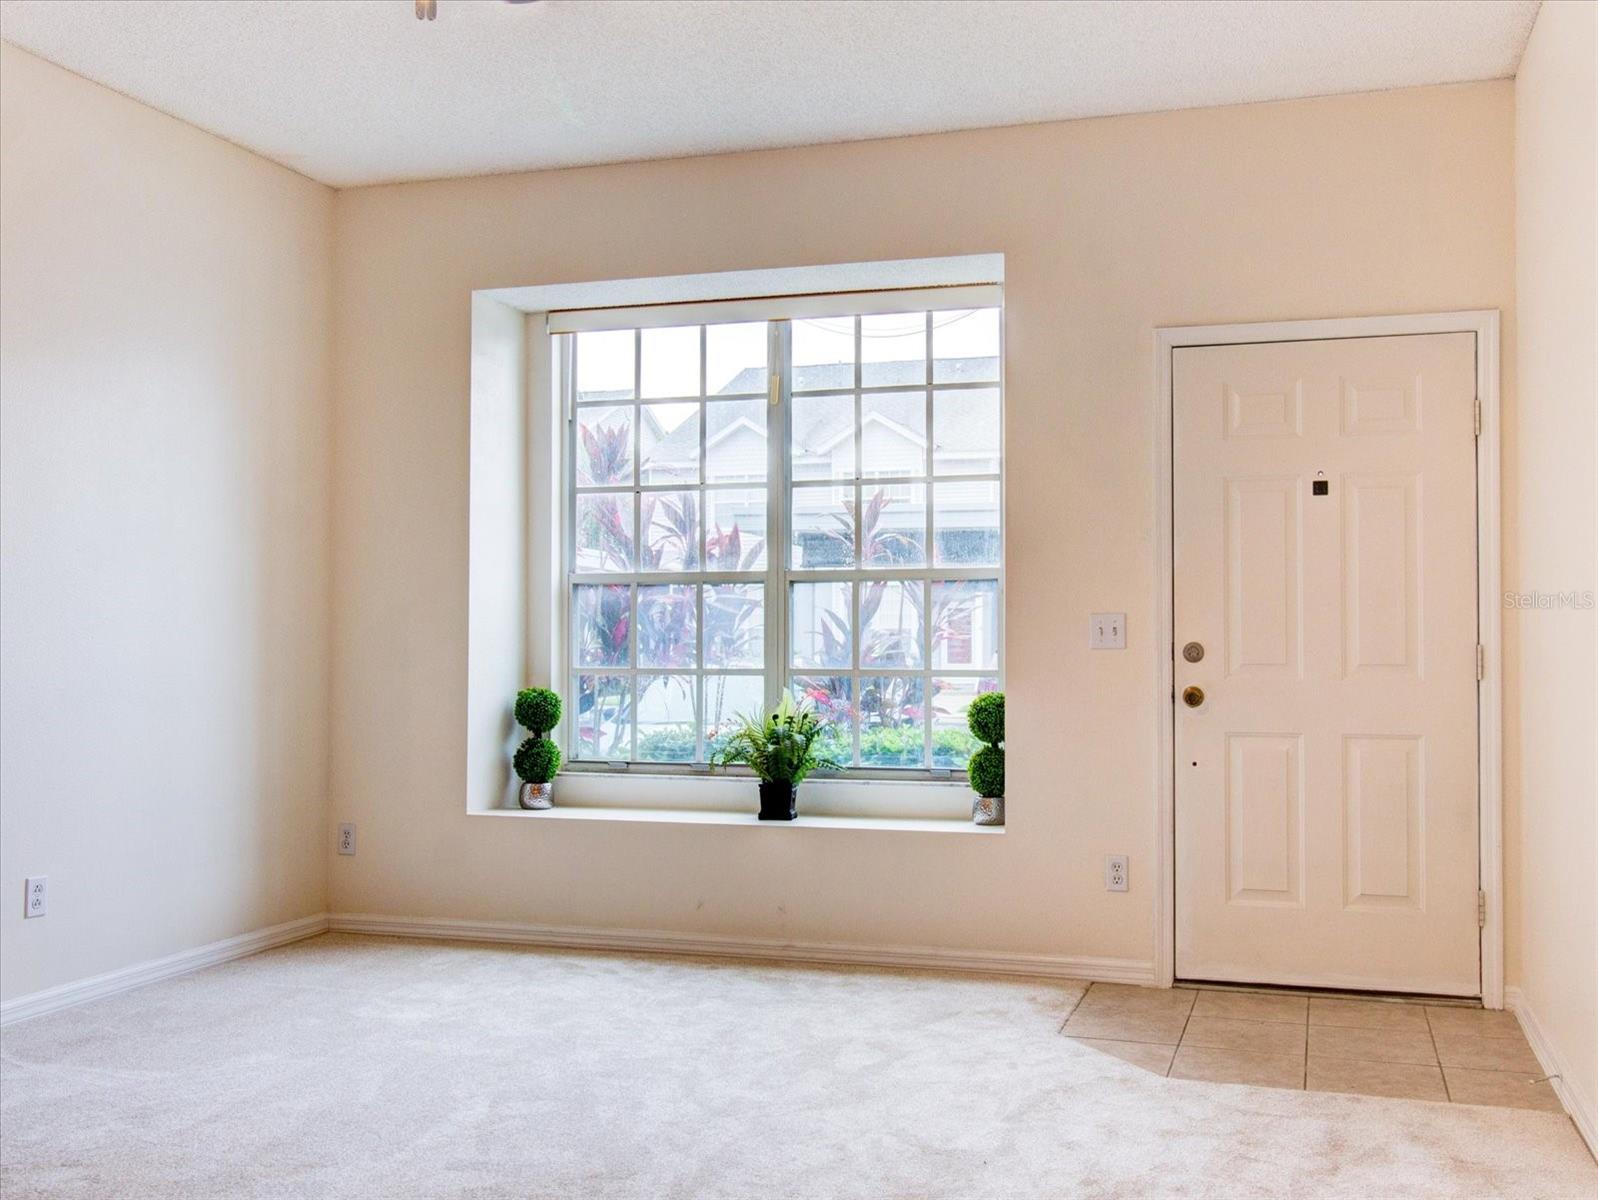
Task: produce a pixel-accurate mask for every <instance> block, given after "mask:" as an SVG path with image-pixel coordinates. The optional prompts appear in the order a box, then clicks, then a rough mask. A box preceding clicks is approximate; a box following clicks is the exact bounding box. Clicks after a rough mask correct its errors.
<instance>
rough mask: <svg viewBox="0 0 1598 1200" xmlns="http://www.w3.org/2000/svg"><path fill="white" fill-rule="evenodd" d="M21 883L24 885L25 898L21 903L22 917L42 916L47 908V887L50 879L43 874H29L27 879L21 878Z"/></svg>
mask: <svg viewBox="0 0 1598 1200" xmlns="http://www.w3.org/2000/svg"><path fill="white" fill-rule="evenodd" d="M23 883H24V885H25V887H24V889H23V890H24V893H25V895H26V897H27V898H26V899H25V900H24V902H23V905H22V915H23V916H24V917H42V916H44V914H45V912H46V910H47V908H48V905H47V904H46V901H47V900H48V899H49V896H48V894H47V887H48V884H49V883H50V880H49V879H48V878H46V877H45V876H43V875H29V876H28V877H27V879H25V880H23Z"/></svg>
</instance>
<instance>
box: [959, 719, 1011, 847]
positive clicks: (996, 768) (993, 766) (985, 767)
mask: <svg viewBox="0 0 1598 1200" xmlns="http://www.w3.org/2000/svg"><path fill="white" fill-rule="evenodd" d="M966 724H967V725H969V726H970V727H971V734H972V736H973V737H975V738H976V739H977V740H978V741H979V742H982V743H983V745H982V747H981V748H980V749H979V750H978V751H977V752H976V753H975V754H973V755H972V756H971V761H970V762H969V763H968V764H967V765H966V775H967V776H968V777H969V778H970V780H971V789H972V791H974V792H976V798H975V799H973V800H972V801H971V820H972V822H973V823H974V824H977V825H1003V824H1004V693H1003V692H984V693H983V694H982V695H980V696H978V697H977V698H976V699H975V700H973V701H971V707H970V708H968V709H967V710H966Z"/></svg>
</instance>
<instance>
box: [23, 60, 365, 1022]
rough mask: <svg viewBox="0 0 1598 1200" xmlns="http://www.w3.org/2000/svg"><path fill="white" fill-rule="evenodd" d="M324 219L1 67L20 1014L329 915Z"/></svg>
mask: <svg viewBox="0 0 1598 1200" xmlns="http://www.w3.org/2000/svg"><path fill="white" fill-rule="evenodd" d="M332 207H333V204H332V193H331V192H330V191H329V190H328V189H326V188H324V187H321V186H320V185H317V184H313V183H310V182H308V181H307V180H305V179H303V178H301V177H300V176H298V175H295V174H293V173H292V172H290V171H286V170H284V169H283V168H281V167H277V166H273V165H271V164H269V163H267V162H265V161H264V160H262V159H260V158H257V157H255V156H254V155H251V154H248V153H246V152H244V151H242V150H239V149H237V148H236V147H233V146H230V145H228V144H227V143H225V142H222V141H220V140H219V139H217V138H214V137H211V136H209V135H207V134H204V133H201V132H199V131H198V130H196V129H194V128H192V127H191V126H188V125H185V124H182V123H181V122H178V121H175V120H172V119H171V118H169V117H165V116H162V115H160V114H158V113H156V112H155V111H153V110H152V109H149V108H147V107H145V106H143V105H141V104H136V103H134V102H133V101H130V100H127V99H124V98H122V97H121V96H118V95H116V94H115V93H113V92H110V91H108V90H106V89H104V88H101V87H98V86H96V85H94V84H91V83H88V82H86V81H85V80H83V79H80V78H78V77H77V76H74V75H71V74H69V73H67V72H65V71H63V70H61V69H59V68H57V67H54V66H50V65H48V64H46V63H45V62H43V61H42V60H40V59H38V58H35V57H33V56H31V55H29V54H26V53H24V52H22V51H20V50H17V49H15V48H14V47H11V46H9V45H4V46H0V311H3V313H4V325H3V332H0V340H3V343H4V358H3V376H0V543H3V547H4V549H3V557H4V564H5V567H4V572H3V575H0V607H3V611H4V621H3V625H0V705H3V710H4V717H3V720H0V901H3V902H0V936H3V939H4V953H3V954H0V972H3V974H0V993H3V994H4V995H5V996H6V997H13V996H17V995H19V994H25V993H29V992H33V991H36V990H39V989H41V988H46V987H49V986H52V985H55V984H59V983H62V982H66V981H70V980H76V979H81V978H83V977H85V976H89V975H94V974H97V973H99V972H103V971H108V970H112V969H115V968H117V967H121V966H125V965H128V964H131V963H138V962H143V961H146V960H149V959H152V958H156V957H160V956H163V955H166V954H171V953H173V952H176V951H180V950H184V949H189V948H192V947H194V946H197V945H202V944H204V943H206V942H210V941H214V940H216V939H219V938H224V937H228V936H231V935H234V934H238V933H243V932H246V931H249V930H254V929H259V928H261V927H263V926H266V925H271V924H274V923H277V922H280V921H285V920H289V919H291V918H295V917H300V916H304V915H307V914H311V913H316V912H319V911H321V909H322V908H323V904H324V895H325V886H326V874H327V861H326V857H325V855H324V853H323V850H324V846H325V842H324V835H325V833H326V829H327V788H326V774H327V734H326V729H327V721H328V712H327V702H326V697H327V674H328V626H329V616H328V612H329V608H330V597H329V575H330V571H329V561H328V534H327V526H328V504H329V490H328V472H329V469H330V465H331V463H330V451H329V444H328V443H329V434H330V432H331V420H330V397H329V385H330V382H331V374H330V367H331V363H330V357H329V356H330V345H331V342H330V319H331V312H330V301H331V279H332V275H331V262H332V233H333V226H332ZM25 875H46V876H48V877H49V880H50V885H49V886H50V900H49V904H50V908H49V915H48V916H47V917H45V918H44V919H42V920H30V921H26V922H25V921H23V920H22V895H23V882H22V881H23V877H24V876H25Z"/></svg>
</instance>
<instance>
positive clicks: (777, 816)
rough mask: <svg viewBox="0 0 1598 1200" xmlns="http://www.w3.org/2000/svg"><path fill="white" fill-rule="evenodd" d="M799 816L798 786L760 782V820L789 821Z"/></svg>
mask: <svg viewBox="0 0 1598 1200" xmlns="http://www.w3.org/2000/svg"><path fill="white" fill-rule="evenodd" d="M798 815H799V785H798V784H797V783H771V782H767V781H766V780H761V781H760V819H761V820H762V821H791V820H793V819H794V818H795V817H797V816H798Z"/></svg>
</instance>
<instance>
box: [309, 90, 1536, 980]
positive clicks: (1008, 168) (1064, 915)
mask: <svg viewBox="0 0 1598 1200" xmlns="http://www.w3.org/2000/svg"><path fill="white" fill-rule="evenodd" d="M1513 119H1514V113H1513V91H1512V86H1511V85H1510V84H1508V83H1485V84H1475V85H1467V86H1460V87H1451V88H1436V89H1422V90H1412V91H1399V92H1388V93H1382V94H1375V95H1363V96H1351V97H1342V98H1335V99H1326V100H1314V101H1304V102H1295V103H1284V104H1261V105H1252V106H1247V107H1236V108H1228V109H1212V110H1206V111H1196V112H1181V113H1166V114H1158V115H1150V116H1136V117H1124V118H1115V119H1108V120H1093V121H1081V122H1074V123H1069V124H1056V125H1043V126H1032V127H1025V128H1013V129H1001V130H990V131H983V132H974V133H960V134H949V135H939V136H933V137H924V138H907V139H897V140H891V141H881V142H871V143H860V144H854V145H842V146H828V147H816V148H809V149H799V150H785V151H774V152H767V153H757V154H743V155H729V156H726V157H719V158H709V159H695V160H680V161H670V162H655V163H642V164H631V165H623V166H613V167H602V168H593V169H583V170H572V171H563V172H548V173H540V174H525V175H511V176H499V177H491V178H481V179H473V180H459V181H444V182H436V183H425V184H410V185H397V186H388V187H374V188H368V189H361V190H354V191H347V192H342V193H340V194H339V196H338V198H337V202H336V211H337V222H338V242H337V244H338V255H339V262H338V271H337V277H338V295H337V313H338V322H339V337H338V345H337V350H336V358H337V415H336V425H337V432H336V437H335V446H336V470H335V473H334V476H335V483H334V543H335V551H336V553H335V563H336V568H335V585H334V590H335V604H334V610H335V621H334V624H335V636H334V663H335V668H334V686H333V787H332V792H333V796H332V807H333V819H335V820H339V821H356V822H358V823H359V825H360V831H361V832H360V837H361V843H360V846H361V850H360V854H359V856H357V857H355V858H339V859H334V860H332V868H331V869H332V874H331V879H330V907H331V908H332V909H333V910H335V911H344V912H356V911H364V912H377V913H387V914H397V915H429V916H448V917H460V918H474V919H500V920H510V921H539V922H550V923H557V924H572V925H589V926H602V927H620V928H635V929H636V928H648V929H669V930H677V931H685V932H690V933H720V934H732V935H742V936H760V937H786V938H794V939H806V940H811V939H813V940H822V941H840V942H851V943H858V944H866V945H926V946H943V947H957V948H980V949H992V950H1002V951H1018V952H1033V953H1040V954H1057V955H1091V956H1106V957H1113V958H1120V959H1125V960H1128V961H1129V962H1132V963H1148V962H1149V961H1150V960H1151V959H1152V956H1153V946H1154V931H1153V908H1152V904H1151V890H1150V884H1151V874H1150V873H1151V869H1152V858H1151V856H1152V850H1153V843H1154V837H1155V834H1154V831H1155V788H1154V762H1155V736H1156V706H1157V704H1158V702H1159V698H1158V696H1157V695H1156V694H1155V693H1156V686H1155V682H1156V680H1157V673H1156V654H1157V652H1158V650H1159V647H1158V646H1157V644H1156V638H1155V637H1154V636H1153V632H1154V631H1153V630H1152V628H1151V621H1152V617H1153V595H1152V590H1153V579H1154V562H1153V535H1154V476H1153V469H1154V446H1155V436H1154V415H1153V414H1154V397H1153V362H1152V357H1153V330H1154V328H1155V327H1156V326H1157V325H1164V324H1192V323H1201V322H1220V321H1244V320H1268V319H1286V318H1309V317H1327V316H1345V315H1359V314H1371V313H1395V312H1414V311H1427V310H1444V309H1462V308H1500V309H1503V310H1505V313H1506V317H1507V316H1508V315H1509V310H1510V308H1511V304H1512V300H1513V288H1514V266H1513V248H1512V224H1513V203H1514V195H1513V191H1514V189H1513V178H1512V158H1513V155H1512V126H1513ZM988 252H1001V253H1003V254H1004V255H1005V276H1006V301H1007V326H1006V335H1007V343H1006V344H1007V356H1008V357H1007V379H1008V387H1009V391H1008V398H1007V406H1008V428H1007V436H1008V454H1009V458H1008V472H1009V474H1008V487H1009V491H1008V504H1009V508H1008V520H1009V525H1008V530H1009V555H1010V557H1009V562H1008V580H1009V595H1008V607H1007V614H1006V615H1007V619H1008V622H1009V625H1008V639H1009V640H1008V660H1009V677H1008V681H1007V690H1008V691H1009V693H1010V708H1009V711H1010V730H1009V732H1010V787H1009V789H1008V790H1009V803H1010V824H1009V828H1008V830H1007V832H1006V833H1005V834H1004V836H1002V837H958V836H949V835H938V834H918V835H910V834H883V833H866V832H850V831H840V830H829V829H808V830H806V829H784V830H775V831H774V830H771V829H760V828H752V827H719V826H718V827H707V826H652V825H641V824H619V823H598V822H575V821H570V822H558V823H549V822H543V823H535V822H531V821H516V820H505V819H492V818H486V817H478V816H468V815H467V813H466V795H465V786H466V772H467V767H466V759H465V749H464V741H465V739H464V730H465V726H466V696H467V688H466V661H467V646H466V638H467V617H468V596H467V589H466V578H467V556H468V537H467V528H468V521H467V509H468V444H469V408H468V380H469V378H470V369H471V362H470V318H471V303H470V299H471V298H470V293H471V292H472V290H474V289H478V288H487V287H500V286H510V285H520V284H547V283H559V282H566V281H576V280H585V279H612V278H625V277H637V276H653V275H669V274H682V273H692V272H703V271H718V270H736V269H743V268H758V267H774V266H797V265H807V264H813V263H828V262H849V261H868V260H869V261H875V260H884V259H905V258H920V257H929V256H941V255H953V254H965V253H988ZM1506 331H1507V334H1508V338H1509V345H1507V346H1506V350H1508V349H1510V348H1511V347H1512V344H1513V321H1512V320H1510V321H1507V322H1506ZM1506 357H1507V360H1508V363H1509V366H1508V375H1507V379H1506V409H1507V411H1508V412H1509V413H1510V414H1511V419H1513V412H1514V401H1513V390H1514V389H1513V387H1512V386H1510V385H1511V384H1512V380H1513V378H1514V376H1513V355H1512V353H1511V354H1508V355H1507V356H1506ZM1122 609H1124V610H1126V611H1127V613H1128V614H1129V626H1128V627H1129V631H1130V638H1129V646H1128V649H1127V650H1126V651H1125V652H1122V653H1104V652H1098V653H1094V652H1090V651H1089V650H1088V649H1087V629H1086V626H1087V621H1088V615H1089V613H1091V612H1093V611H1099V610H1122ZM1514 769H1516V764H1513V763H1511V770H1514ZM1109 853H1124V854H1128V855H1130V856H1131V879H1132V887H1131V891H1130V892H1129V893H1126V894H1111V893H1106V892H1105V891H1104V890H1103V886H1102V863H1103V856H1104V855H1106V854H1109ZM1511 861H1515V860H1514V859H1512V860H1511Z"/></svg>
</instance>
